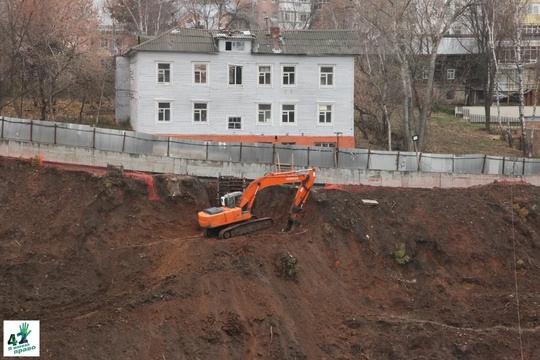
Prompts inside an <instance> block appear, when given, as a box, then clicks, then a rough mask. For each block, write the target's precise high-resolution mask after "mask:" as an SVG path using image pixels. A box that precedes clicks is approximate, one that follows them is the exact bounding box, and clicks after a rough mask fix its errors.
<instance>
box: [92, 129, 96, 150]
mask: <svg viewBox="0 0 540 360" xmlns="http://www.w3.org/2000/svg"><path fill="white" fill-rule="evenodd" d="M95 148H96V128H95V127H94V133H93V137H92V149H95Z"/></svg>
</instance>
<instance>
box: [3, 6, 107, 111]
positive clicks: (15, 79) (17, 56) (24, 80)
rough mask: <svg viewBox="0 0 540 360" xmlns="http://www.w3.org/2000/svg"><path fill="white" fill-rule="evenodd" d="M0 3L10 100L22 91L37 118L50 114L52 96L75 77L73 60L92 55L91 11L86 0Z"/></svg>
mask: <svg viewBox="0 0 540 360" xmlns="http://www.w3.org/2000/svg"><path fill="white" fill-rule="evenodd" d="M4 6H6V7H7V8H8V9H10V14H9V15H8V16H6V17H5V18H4V20H5V21H4V22H3V23H2V28H3V29H6V32H5V33H3V34H2V35H3V39H8V40H7V41H8V43H9V44H10V46H9V47H7V48H6V50H7V51H4V52H3V54H2V59H3V61H6V62H7V63H8V64H9V65H10V73H11V74H12V75H10V76H11V77H10V79H9V87H10V89H11V90H12V91H11V93H10V95H11V99H12V100H11V101H12V102H13V101H14V100H15V99H21V103H22V99H24V95H28V96H30V97H31V98H32V100H33V104H34V106H36V107H38V108H39V111H40V118H41V119H46V118H52V119H54V117H55V114H56V109H55V104H56V102H57V99H58V97H60V96H63V95H66V94H67V93H68V91H69V89H70V88H72V87H73V86H74V84H75V83H76V79H77V71H76V66H75V64H76V63H77V62H78V61H79V60H80V59H81V58H83V57H85V56H88V57H95V56H97V51H96V44H97V43H98V42H97V40H96V29H97V16H96V13H95V11H94V8H93V4H92V1H91V0H50V1H48V2H46V3H44V2H42V1H27V0H5V2H4ZM6 59H7V60H6ZM6 103H9V102H4V103H3V104H2V106H6ZM22 108H23V107H22V106H21V110H22ZM21 115H22V111H21Z"/></svg>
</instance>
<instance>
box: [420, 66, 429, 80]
mask: <svg viewBox="0 0 540 360" xmlns="http://www.w3.org/2000/svg"><path fill="white" fill-rule="evenodd" d="M428 76H429V69H428V67H427V66H422V79H423V80H427V79H428Z"/></svg>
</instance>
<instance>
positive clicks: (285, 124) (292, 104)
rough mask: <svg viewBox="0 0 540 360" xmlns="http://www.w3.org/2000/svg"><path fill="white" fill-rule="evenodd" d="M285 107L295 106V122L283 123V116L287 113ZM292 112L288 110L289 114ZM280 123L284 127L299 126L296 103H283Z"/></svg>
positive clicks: (293, 110)
mask: <svg viewBox="0 0 540 360" xmlns="http://www.w3.org/2000/svg"><path fill="white" fill-rule="evenodd" d="M285 106H294V109H292V112H293V115H294V116H293V117H294V121H283V115H284V112H285V109H284V107H285ZM290 111H291V110H287V112H289V113H288V114H290ZM279 123H280V125H283V126H297V124H298V106H296V103H291V102H284V103H281V106H280V117H279Z"/></svg>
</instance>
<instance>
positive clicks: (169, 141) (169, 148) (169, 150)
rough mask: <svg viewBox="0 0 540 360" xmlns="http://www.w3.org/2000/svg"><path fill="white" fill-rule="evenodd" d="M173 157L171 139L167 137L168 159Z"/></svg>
mask: <svg viewBox="0 0 540 360" xmlns="http://www.w3.org/2000/svg"><path fill="white" fill-rule="evenodd" d="M170 156H171V137H170V136H167V157H170Z"/></svg>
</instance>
